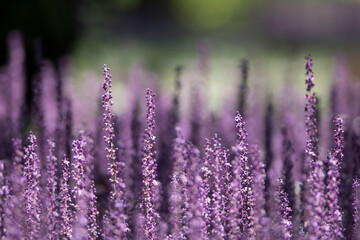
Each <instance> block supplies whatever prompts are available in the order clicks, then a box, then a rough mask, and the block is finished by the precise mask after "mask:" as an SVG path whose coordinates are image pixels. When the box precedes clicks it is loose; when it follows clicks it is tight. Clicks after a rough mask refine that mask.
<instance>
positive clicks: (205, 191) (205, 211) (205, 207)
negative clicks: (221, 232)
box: [200, 139, 212, 240]
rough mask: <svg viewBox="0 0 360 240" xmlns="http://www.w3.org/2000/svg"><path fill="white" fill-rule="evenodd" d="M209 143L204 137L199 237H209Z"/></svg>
mask: <svg viewBox="0 0 360 240" xmlns="http://www.w3.org/2000/svg"><path fill="white" fill-rule="evenodd" d="M211 153H212V149H211V144H210V141H209V140H208V139H205V157H204V164H203V166H202V168H201V173H202V183H201V186H200V192H201V205H202V214H201V215H202V217H203V221H202V227H201V239H204V240H206V239H209V233H208V230H209V229H210V223H211V198H210V177H211V175H212V172H211V162H212V161H211Z"/></svg>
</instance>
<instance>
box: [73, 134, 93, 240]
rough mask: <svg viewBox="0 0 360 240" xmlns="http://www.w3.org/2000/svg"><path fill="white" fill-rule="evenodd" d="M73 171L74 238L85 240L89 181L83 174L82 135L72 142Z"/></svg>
mask: <svg viewBox="0 0 360 240" xmlns="http://www.w3.org/2000/svg"><path fill="white" fill-rule="evenodd" d="M72 146H73V148H72V149H73V153H74V157H73V170H72V178H73V179H74V182H75V185H74V188H73V190H72V196H73V199H74V211H75V216H76V218H75V219H74V220H75V224H74V231H73V232H74V238H75V239H86V238H87V237H88V233H87V227H88V218H87V214H88V211H89V206H88V200H90V198H89V191H88V187H89V185H90V183H89V182H90V180H89V176H88V174H89V173H88V174H85V165H86V156H85V151H86V147H87V142H86V141H85V138H84V135H83V133H80V136H79V138H78V139H76V140H74V141H73V144H72Z"/></svg>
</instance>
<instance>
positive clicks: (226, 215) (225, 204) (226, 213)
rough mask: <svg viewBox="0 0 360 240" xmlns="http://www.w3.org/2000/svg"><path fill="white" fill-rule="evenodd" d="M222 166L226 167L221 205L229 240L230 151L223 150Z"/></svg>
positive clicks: (226, 236)
mask: <svg viewBox="0 0 360 240" xmlns="http://www.w3.org/2000/svg"><path fill="white" fill-rule="evenodd" d="M221 154H222V158H221V160H222V161H221V164H222V166H223V167H224V173H223V178H222V179H223V189H224V190H223V201H222V204H221V208H222V221H224V223H223V224H224V231H225V238H226V239H227V238H228V237H229V236H228V235H229V232H230V219H229V213H230V209H229V208H230V196H231V193H232V192H231V185H230V184H231V163H230V162H229V158H230V156H229V150H228V149H226V148H223V150H222V153H221Z"/></svg>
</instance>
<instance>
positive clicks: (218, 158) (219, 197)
mask: <svg viewBox="0 0 360 240" xmlns="http://www.w3.org/2000/svg"><path fill="white" fill-rule="evenodd" d="M213 141H214V149H213V160H214V161H213V164H212V168H213V169H214V174H213V176H214V178H215V179H214V180H215V181H214V185H215V189H214V192H213V207H212V212H213V213H212V214H213V218H212V226H213V230H212V235H213V236H214V237H215V238H216V239H224V237H225V229H224V223H225V216H224V212H223V210H224V208H223V204H224V195H223V192H222V190H223V187H224V186H223V185H222V184H223V182H224V179H223V178H224V175H223V167H226V166H225V165H223V159H222V158H223V152H222V148H221V143H220V141H221V139H220V138H219V137H218V136H217V134H215V136H214V138H213Z"/></svg>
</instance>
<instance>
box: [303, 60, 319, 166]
mask: <svg viewBox="0 0 360 240" xmlns="http://www.w3.org/2000/svg"><path fill="white" fill-rule="evenodd" d="M305 59H306V63H305V69H306V80H305V82H306V91H307V93H306V96H305V125H306V134H307V139H308V140H307V141H306V146H307V147H306V154H307V156H308V158H310V160H311V162H315V161H316V160H317V158H318V154H319V153H318V141H319V140H318V129H317V117H316V97H315V93H314V92H312V91H311V90H312V88H313V87H314V86H315V84H314V73H313V70H312V66H313V62H312V58H311V57H310V55H309V56H308V57H305Z"/></svg>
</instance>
